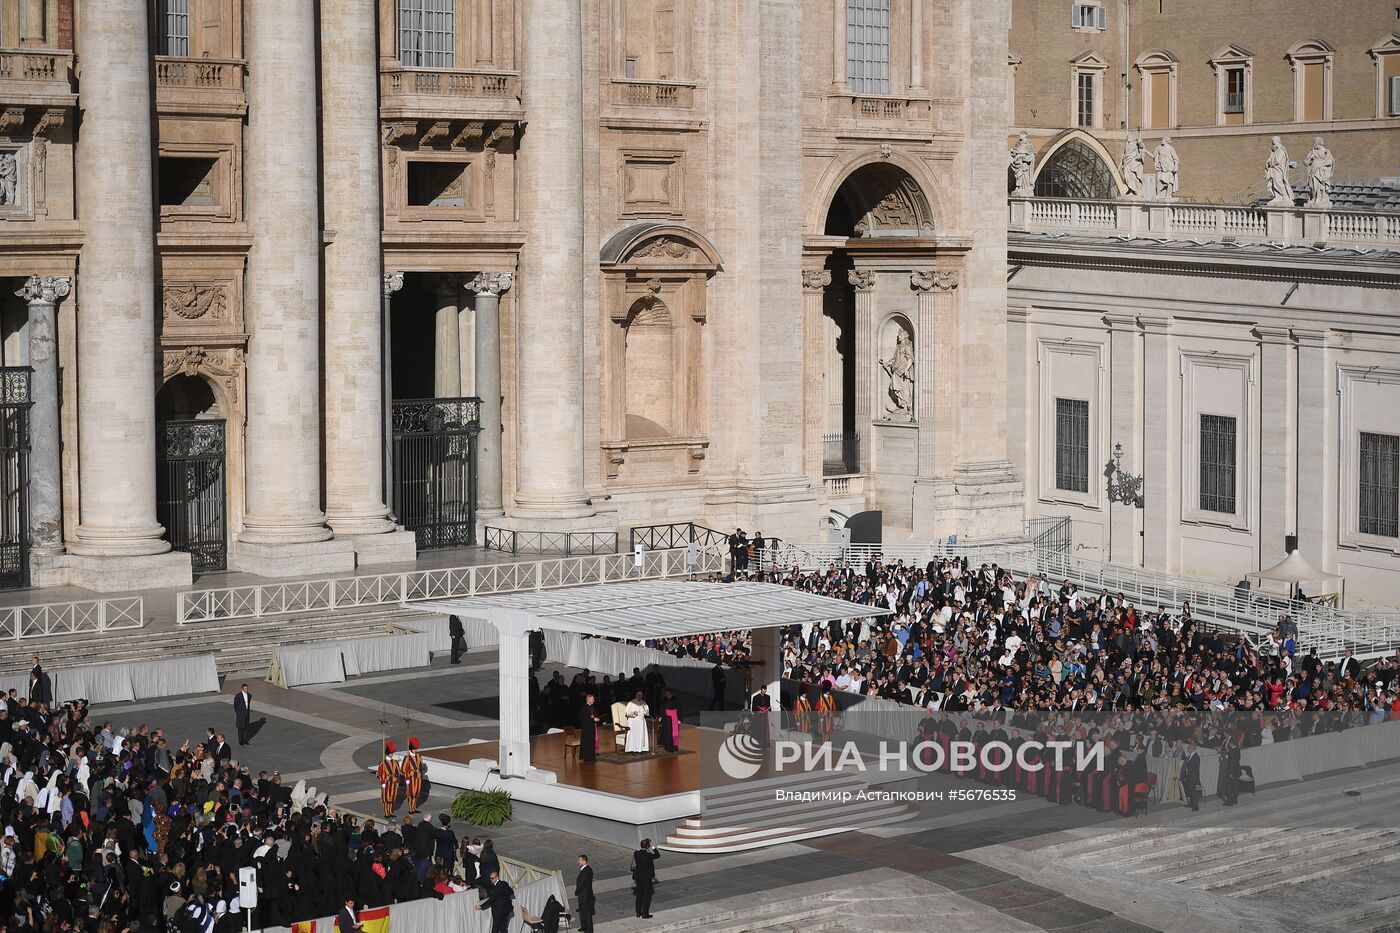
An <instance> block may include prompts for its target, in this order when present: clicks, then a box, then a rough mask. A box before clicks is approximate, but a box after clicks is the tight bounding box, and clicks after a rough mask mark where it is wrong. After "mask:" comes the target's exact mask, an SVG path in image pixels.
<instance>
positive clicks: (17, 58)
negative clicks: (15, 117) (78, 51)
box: [0, 49, 73, 106]
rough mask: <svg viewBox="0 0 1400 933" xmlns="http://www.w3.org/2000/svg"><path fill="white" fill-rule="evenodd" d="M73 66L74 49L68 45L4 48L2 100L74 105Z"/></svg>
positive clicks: (0, 51) (0, 60)
mask: <svg viewBox="0 0 1400 933" xmlns="http://www.w3.org/2000/svg"><path fill="white" fill-rule="evenodd" d="M72 70H73V53H72V52H69V51H66V50H64V49H0V101H3V102H4V103H13V104H33V105H36V106H68V105H71V104H72V103H73V82H72Z"/></svg>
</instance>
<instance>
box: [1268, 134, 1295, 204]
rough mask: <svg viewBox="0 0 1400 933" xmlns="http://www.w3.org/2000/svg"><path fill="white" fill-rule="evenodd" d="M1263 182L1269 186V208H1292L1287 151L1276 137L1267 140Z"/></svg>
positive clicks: (1291, 188)
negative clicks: (1267, 150) (1267, 155)
mask: <svg viewBox="0 0 1400 933" xmlns="http://www.w3.org/2000/svg"><path fill="white" fill-rule="evenodd" d="M1264 180H1265V181H1266V182H1268V184H1269V206H1270V207H1292V206H1293V186H1292V185H1291V184H1289V182H1288V150H1287V149H1285V148H1283V140H1281V139H1279V138H1278V137H1277V136H1275V137H1273V138H1272V139H1271V140H1269V161H1268V162H1267V163H1266V164H1265V166H1264Z"/></svg>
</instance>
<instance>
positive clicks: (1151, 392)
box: [1089, 317, 1181, 573]
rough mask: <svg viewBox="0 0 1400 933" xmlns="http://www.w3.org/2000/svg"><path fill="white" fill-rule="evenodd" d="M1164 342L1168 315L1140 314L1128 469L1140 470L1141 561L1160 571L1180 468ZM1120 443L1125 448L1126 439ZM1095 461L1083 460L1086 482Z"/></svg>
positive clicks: (1168, 560)
mask: <svg viewBox="0 0 1400 933" xmlns="http://www.w3.org/2000/svg"><path fill="white" fill-rule="evenodd" d="M1170 344H1171V321H1170V319H1168V318H1148V317H1143V318H1142V375H1141V377H1140V378H1141V381H1142V426H1141V432H1142V462H1141V466H1140V467H1139V468H1138V469H1137V470H1135V471H1134V472H1141V473H1142V474H1143V507H1142V532H1143V533H1142V537H1141V538H1140V539H1139V540H1141V542H1142V544H1141V551H1142V565H1143V566H1144V567H1146V568H1147V569H1148V570H1157V571H1161V572H1162V573H1175V572H1176V569H1177V568H1176V564H1177V563H1178V560H1177V554H1178V553H1179V550H1178V548H1177V547H1176V540H1177V522H1176V517H1177V516H1178V515H1180V512H1179V511H1177V509H1178V506H1177V505H1176V503H1177V502H1178V501H1179V499H1180V494H1179V491H1178V490H1179V487H1180V476H1181V471H1180V470H1179V469H1178V468H1177V466H1176V464H1177V460H1176V457H1175V456H1174V455H1173V445H1172V439H1173V438H1174V437H1176V436H1179V434H1178V433H1177V432H1174V431H1173V430H1172V425H1173V423H1174V422H1173V419H1172V417H1171V408H1172V404H1171V403H1172V399H1171V397H1170V396H1171V392H1172V387H1173V386H1180V385H1181V379H1180V376H1179V375H1175V376H1174V374H1173V373H1172V366H1171V355H1170V350H1169V347H1170ZM1178 391H1180V390H1179V389H1178ZM1090 430H1093V429H1092V428H1090ZM1178 431H1179V429H1178ZM1123 446H1124V449H1126V448H1127V446H1128V445H1127V442H1126V441H1124V443H1123ZM1097 466H1099V464H1094V463H1090V464H1089V476H1090V480H1089V481H1090V482H1103V477H1102V475H1099V476H1098V477H1095V475H1094V470H1095V468H1096V467H1097Z"/></svg>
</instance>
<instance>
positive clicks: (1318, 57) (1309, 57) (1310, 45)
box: [1284, 39, 1337, 123]
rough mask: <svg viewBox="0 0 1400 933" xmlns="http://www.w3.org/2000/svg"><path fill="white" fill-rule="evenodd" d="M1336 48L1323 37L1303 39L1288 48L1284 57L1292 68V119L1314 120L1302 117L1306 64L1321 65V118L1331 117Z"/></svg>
mask: <svg viewBox="0 0 1400 933" xmlns="http://www.w3.org/2000/svg"><path fill="white" fill-rule="evenodd" d="M1336 53H1337V50H1336V49H1335V48H1334V47H1333V46H1332V43H1330V42H1328V41H1327V40H1325V39H1305V40H1304V41H1302V42H1299V43H1297V44H1296V45H1294V46H1293V47H1292V48H1291V49H1289V50H1288V52H1287V54H1285V55H1284V58H1286V59H1288V64H1289V65H1290V66H1291V67H1292V69H1293V121H1294V122H1295V123H1304V122H1314V121H1310V120H1304V118H1303V99H1304V86H1303V85H1304V81H1305V78H1304V75H1305V74H1306V72H1307V69H1306V68H1305V67H1304V66H1306V65H1315V64H1321V65H1322V119H1323V120H1324V121H1326V120H1331V119H1332V59H1333V57H1334V56H1335V55H1336Z"/></svg>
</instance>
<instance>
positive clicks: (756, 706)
mask: <svg viewBox="0 0 1400 933" xmlns="http://www.w3.org/2000/svg"><path fill="white" fill-rule="evenodd" d="M750 708H751V709H752V710H753V738H754V741H756V742H757V743H758V744H759V745H761V746H763V747H764V748H767V747H768V714H769V713H771V712H772V711H773V698H772V697H770V696H769V695H768V686H767V685H766V684H765V685H764V686H762V687H759V688H758V692H757V693H755V694H754V695H753V703H752V704H751V705H750Z"/></svg>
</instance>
